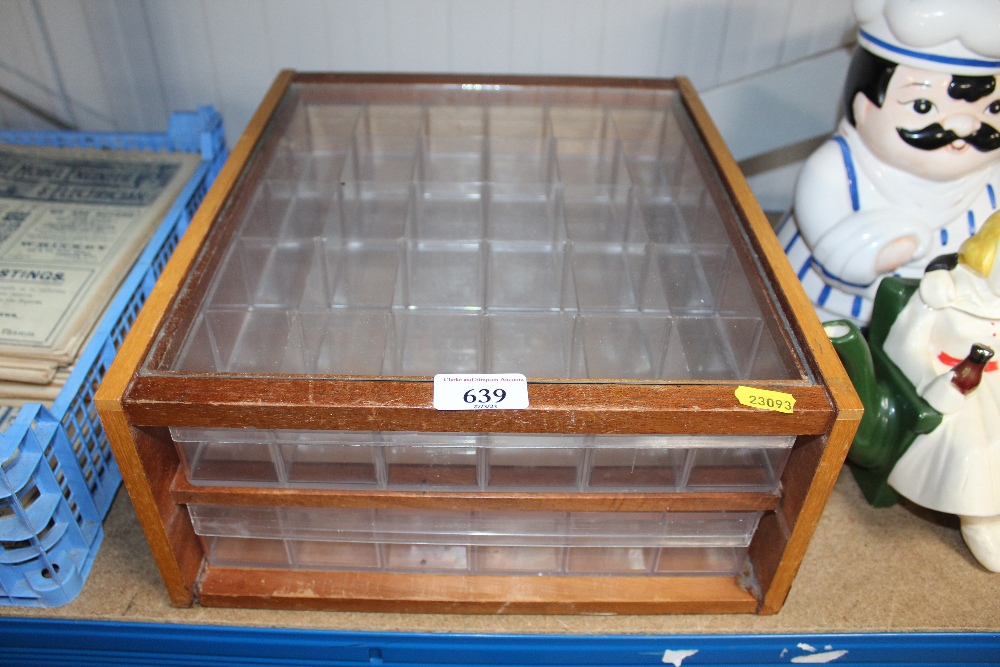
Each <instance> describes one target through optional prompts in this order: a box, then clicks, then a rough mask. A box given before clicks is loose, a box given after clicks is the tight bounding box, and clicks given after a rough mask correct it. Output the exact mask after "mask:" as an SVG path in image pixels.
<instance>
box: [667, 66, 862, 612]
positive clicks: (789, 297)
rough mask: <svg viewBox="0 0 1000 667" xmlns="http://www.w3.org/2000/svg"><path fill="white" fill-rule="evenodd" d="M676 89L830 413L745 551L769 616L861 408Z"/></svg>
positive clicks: (745, 198)
mask: <svg viewBox="0 0 1000 667" xmlns="http://www.w3.org/2000/svg"><path fill="white" fill-rule="evenodd" d="M679 86H680V90H681V96H682V99H683V100H684V101H685V104H686V105H687V106H688V110H689V112H690V113H691V114H692V116H693V117H694V118H695V120H696V124H697V126H698V129H699V131H700V132H702V136H703V139H704V142H705V145H706V146H707V147H708V149H709V151H710V153H711V155H712V159H713V160H714V162H715V164H716V167H717V168H718V169H719V170H720V172H722V174H723V175H724V179H723V180H724V182H725V183H726V186H727V187H728V188H729V189H730V194H731V195H732V200H733V203H734V205H735V206H736V207H737V208H738V210H739V213H740V215H741V216H742V217H743V219H744V220H745V221H746V223H747V231H748V234H749V238H750V241H751V244H752V246H753V248H754V249H755V250H756V252H757V253H758V256H759V257H760V260H761V264H762V266H763V269H764V271H765V273H766V275H767V276H768V278H769V280H770V281H771V283H772V285H773V288H774V291H775V294H776V296H777V298H778V299H779V301H780V302H781V303H782V304H783V307H784V308H786V310H787V312H788V313H789V314H790V315H791V320H790V324H791V325H792V327H793V331H792V334H793V336H794V337H795V339H796V340H797V342H798V344H799V345H800V346H801V348H802V349H803V351H804V353H805V355H806V357H807V361H808V363H809V364H810V368H811V370H812V372H813V374H814V375H815V376H816V380H817V382H818V383H820V384H822V386H824V387H825V388H826V391H827V392H828V395H829V399H830V401H831V403H832V406H833V410H834V415H835V421H834V422H833V423H832V424H831V428H830V431H829V432H828V434H827V435H826V436H815V437H802V438H800V443H799V444H798V446H797V447H796V448H795V449H793V451H792V454H791V456H790V457H789V461H788V464H787V465H786V467H785V471H784V474H783V476H782V485H783V489H784V498H783V500H782V504H781V506H780V507H779V509H778V510H777V511H776V512H775V513H772V514H769V515H765V517H764V519H763V520H762V521H761V524H760V526H759V528H758V530H757V532H756V534H755V535H754V539H753V542H752V543H751V545H750V558H751V562H752V564H753V567H754V574H755V576H756V580H757V585H758V586H759V587H760V589H761V591H762V604H761V609H760V610H759V611H760V613H775V612H777V611H778V610H779V609H780V608H781V605H782V604H783V603H784V600H785V598H786V596H787V595H788V591H789V589H790V588H791V584H792V580H793V579H794V577H795V573H796V572H797V571H798V567H799V565H800V563H801V561H802V557H803V555H804V554H805V550H806V547H807V546H808V543H809V540H810V538H811V537H812V534H813V532H814V531H815V528H816V524H817V523H818V521H819V518H820V516H821V514H822V511H823V507H824V506H825V505H826V501H827V499H828V498H829V495H830V493H831V492H832V490H833V485H834V483H835V482H836V480H837V476H838V475H839V472H840V469H841V467H842V466H843V462H844V459H845V458H846V456H847V451H848V449H849V448H850V445H851V440H852V439H853V437H854V433H855V431H856V430H857V427H858V423H859V422H860V421H861V415H862V413H863V408H862V406H861V401H860V399H859V398H858V395H857V393H856V392H855V391H854V387H853V385H852V383H851V381H850V379H849V377H848V376H847V372H846V371H845V370H844V367H843V365H842V364H841V362H840V358H839V357H838V356H837V354H836V352H835V351H834V349H833V346H832V345H831V344H830V341H829V338H828V336H827V334H826V332H825V330H824V329H823V326H822V324H821V323H820V321H819V319H818V318H817V317H816V313H815V311H814V310H813V307H812V304H811V303H810V302H809V299H808V298H807V297H806V295H805V292H804V291H803V290H802V286H801V284H800V283H799V281H798V278H797V277H796V276H795V274H794V272H793V271H792V267H791V265H790V264H789V263H788V260H787V259H786V257H785V254H784V251H783V250H782V248H781V246H780V244H779V243H778V240H777V237H776V236H775V235H774V232H773V231H772V229H771V225H770V223H769V222H768V221H767V218H766V217H765V216H764V214H763V211H761V209H760V206H759V205H758V204H757V203H756V200H755V199H754V197H753V193H752V192H751V191H750V187H749V185H748V184H747V182H746V179H745V178H743V175H742V173H741V172H740V169H739V167H738V166H737V165H736V162H735V160H733V158H732V155H731V154H730V153H729V150H728V148H727V147H726V145H725V142H723V140H722V138H721V136H720V135H719V133H718V130H717V129H716V128H715V126H714V124H713V123H712V121H711V118H710V116H709V114H708V112H707V110H706V109H705V108H704V106H703V105H702V104H701V101H700V100H699V99H698V97H697V94H696V93H695V92H694V89H693V87H692V86H691V84H690V82H689V81H687V80H685V79H680V80H679Z"/></svg>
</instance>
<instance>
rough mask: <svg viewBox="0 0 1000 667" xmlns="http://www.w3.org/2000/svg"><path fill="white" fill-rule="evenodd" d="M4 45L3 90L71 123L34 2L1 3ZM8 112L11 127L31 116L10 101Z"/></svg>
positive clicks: (0, 58)
mask: <svg viewBox="0 0 1000 667" xmlns="http://www.w3.org/2000/svg"><path fill="white" fill-rule="evenodd" d="M0 45H2V48H0V87H2V88H3V89H4V90H6V91H8V92H9V93H11V94H13V95H15V96H17V97H18V98H20V99H22V100H25V101H26V102H28V103H29V104H32V105H35V106H37V107H39V108H41V109H45V110H47V111H49V113H51V114H53V115H54V116H56V117H59V118H62V119H63V120H64V121H67V122H68V121H69V116H68V114H67V113H66V109H65V108H63V105H62V101H61V98H60V94H59V85H58V82H57V81H56V79H55V76H54V72H53V70H52V67H51V62H50V59H49V57H48V55H47V53H46V48H45V43H44V37H43V35H42V33H41V31H40V26H39V23H38V21H37V20H36V18H35V13H34V6H33V5H32V4H31V2H30V0H16V1H11V2H0ZM5 109H6V111H5V114H6V115H5V119H6V120H5V122H6V123H7V126H8V127H12V126H15V123H16V122H17V121H16V120H14V119H22V122H23V119H24V118H25V114H26V113H27V112H25V111H24V110H23V109H16V108H15V107H14V106H12V105H11V104H10V103H9V102H8V103H6V106H5Z"/></svg>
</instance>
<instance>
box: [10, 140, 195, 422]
mask: <svg viewBox="0 0 1000 667" xmlns="http://www.w3.org/2000/svg"><path fill="white" fill-rule="evenodd" d="M198 161H199V156H197V155H192V154H184V153H149V152H136V151H106V150H96V149H95V150H89V149H67V148H56V147H21V146H11V145H6V144H0V405H8V406H18V405H21V404H23V403H25V402H41V403H51V402H52V400H54V399H55V397H56V396H57V394H58V393H59V390H60V389H61V388H62V386H63V384H64V383H65V381H66V378H67V377H68V376H69V373H70V372H71V371H72V368H73V364H74V362H75V361H76V358H77V356H78V355H79V353H80V351H81V350H82V349H83V347H84V345H85V343H86V342H87V340H88V339H89V336H90V334H91V332H92V331H93V329H94V327H95V325H96V324H97V323H98V322H99V321H100V319H101V316H102V315H103V314H104V311H105V309H106V308H107V306H108V304H109V303H110V301H111V299H112V298H113V297H114V295H115V292H116V291H117V288H118V286H119V285H120V284H121V282H122V280H123V279H124V278H125V276H126V275H128V272H129V269H130V268H131V266H132V265H133V264H134V263H135V260H136V259H137V258H138V257H139V255H140V254H141V252H142V249H143V248H144V247H145V245H146V243H147V242H148V241H149V239H150V237H151V236H152V235H153V233H154V232H155V231H156V228H157V226H158V225H159V224H160V222H161V221H162V220H163V216H164V215H165V213H166V212H167V211H168V210H169V209H170V207H171V205H172V204H173V201H174V199H176V197H177V195H178V193H179V192H180V191H181V189H182V188H183V187H184V185H185V183H186V182H187V181H188V179H189V178H190V177H191V174H192V172H193V171H194V169H195V167H196V166H197V164H198Z"/></svg>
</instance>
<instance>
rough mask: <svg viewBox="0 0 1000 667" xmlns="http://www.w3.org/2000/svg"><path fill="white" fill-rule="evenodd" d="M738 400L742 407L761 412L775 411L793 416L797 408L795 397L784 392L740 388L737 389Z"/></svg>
mask: <svg viewBox="0 0 1000 667" xmlns="http://www.w3.org/2000/svg"><path fill="white" fill-rule="evenodd" d="M736 400H738V401H739V402H740V404H741V405H746V406H748V407H751V408H757V409H759V410H773V411H775V412H784V413H785V414H792V410H793V409H794V408H795V397H794V396H792V395H791V394H786V393H785V392H783V391H771V390H770V389H755V388H753V387H744V386H742V385H741V386H739V387H737V388H736Z"/></svg>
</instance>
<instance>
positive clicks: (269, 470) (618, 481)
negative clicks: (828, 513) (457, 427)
mask: <svg viewBox="0 0 1000 667" xmlns="http://www.w3.org/2000/svg"><path fill="white" fill-rule="evenodd" d="M171 435H172V437H173V439H174V442H175V443H176V444H177V447H178V451H179V453H180V457H181V460H182V461H183V463H184V467H185V471H186V473H187V476H188V480H189V481H190V482H191V483H192V484H195V485H209V484H210V485H227V484H228V485H245V486H261V487H275V488H296V487H301V488H330V489H352V488H353V489H384V490H412V489H431V488H433V489H435V490H454V491H471V490H480V491H519V490H524V491H536V492H555V493H571V492H574V491H577V492H590V493H601V492H609V493H628V492H640V493H641V492H646V493H649V492H685V491H692V492H694V491H734V492H738V491H743V492H773V491H776V490H777V488H778V481H779V480H780V478H781V472H782V470H783V467H784V464H785V461H786V459H787V457H788V453H789V451H790V450H791V446H792V442H793V440H794V438H793V437H791V436H746V435H728V436H679V435H670V436H667V435H661V436H641V435H628V436H625V435H621V436H617V435H590V436H584V435H552V434H497V433H493V434H471V433H415V432H356V431H285V430H256V429H195V428H171Z"/></svg>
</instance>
